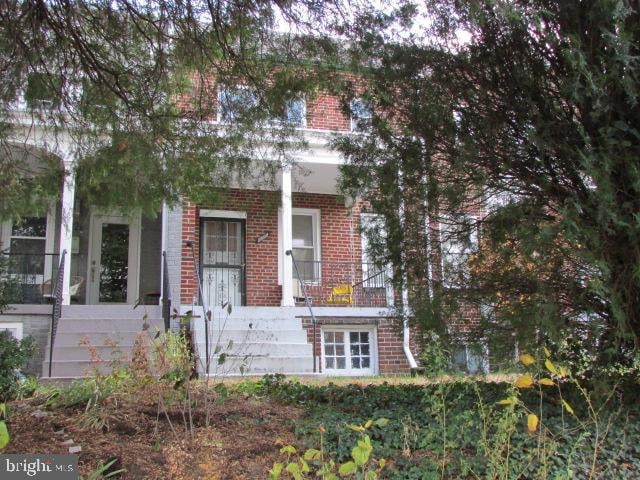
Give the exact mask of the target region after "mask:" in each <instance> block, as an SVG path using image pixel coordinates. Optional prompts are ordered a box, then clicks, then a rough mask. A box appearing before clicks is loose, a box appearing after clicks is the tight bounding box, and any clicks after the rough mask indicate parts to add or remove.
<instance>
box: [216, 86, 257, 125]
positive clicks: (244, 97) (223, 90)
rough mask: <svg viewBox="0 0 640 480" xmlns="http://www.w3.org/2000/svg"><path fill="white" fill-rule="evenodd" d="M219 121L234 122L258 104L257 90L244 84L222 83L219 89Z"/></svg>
mask: <svg viewBox="0 0 640 480" xmlns="http://www.w3.org/2000/svg"><path fill="white" fill-rule="evenodd" d="M218 104H219V107H220V108H219V109H218V121H220V122H232V121H234V120H237V119H238V118H240V117H241V116H242V115H245V114H246V113H247V111H249V110H251V109H252V108H255V107H256V106H257V105H258V95H257V94H256V92H255V90H253V89H252V88H249V87H247V86H243V85H235V86H227V85H221V86H220V87H219V90H218Z"/></svg>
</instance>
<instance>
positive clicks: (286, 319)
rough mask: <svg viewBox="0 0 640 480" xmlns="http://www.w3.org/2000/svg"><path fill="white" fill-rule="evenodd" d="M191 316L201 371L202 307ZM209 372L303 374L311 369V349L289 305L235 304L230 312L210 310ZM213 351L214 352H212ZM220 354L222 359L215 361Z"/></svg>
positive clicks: (202, 364) (202, 340)
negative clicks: (241, 305) (249, 305)
mask: <svg viewBox="0 0 640 480" xmlns="http://www.w3.org/2000/svg"><path fill="white" fill-rule="evenodd" d="M194 313H195V314H196V315H198V318H194V319H192V322H191V328H192V331H193V332H194V341H195V345H196V352H197V355H198V357H199V361H198V370H199V371H200V372H201V373H204V371H205V360H206V359H205V356H206V353H205V352H206V348H205V331H204V330H205V328H204V325H205V324H204V318H203V315H202V309H201V308H200V311H199V312H197V311H196V312H194ZM209 333H210V352H211V356H212V358H211V362H210V369H209V374H210V375H264V374H266V373H289V374H307V373H312V372H313V350H312V346H311V345H310V344H309V343H308V341H307V334H306V332H305V330H304V329H303V328H302V321H301V320H300V319H299V318H296V317H295V316H294V314H293V311H292V309H290V308H279V307H235V308H234V310H232V312H231V314H230V315H227V313H226V312H224V311H221V309H218V311H216V310H214V311H213V315H212V320H211V322H210V323H209ZM214 353H215V354H214ZM220 354H224V362H223V363H222V364H220V365H219V364H218V360H219V358H220Z"/></svg>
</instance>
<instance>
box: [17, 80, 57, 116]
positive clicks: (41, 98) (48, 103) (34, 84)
mask: <svg viewBox="0 0 640 480" xmlns="http://www.w3.org/2000/svg"><path fill="white" fill-rule="evenodd" d="M24 96H25V100H26V102H27V108H29V109H30V110H37V109H52V108H58V107H59V106H60V99H61V97H62V77H61V76H59V75H53V74H49V73H44V72H34V73H30V74H29V76H28V78H27V85H26V90H25V93H24Z"/></svg>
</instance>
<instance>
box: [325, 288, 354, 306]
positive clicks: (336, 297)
mask: <svg viewBox="0 0 640 480" xmlns="http://www.w3.org/2000/svg"><path fill="white" fill-rule="evenodd" d="M327 303H345V304H347V305H352V304H353V286H352V285H346V284H345V285H336V286H335V287H333V288H332V289H331V292H330V293H329V298H327Z"/></svg>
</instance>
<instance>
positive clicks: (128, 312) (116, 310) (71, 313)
mask: <svg viewBox="0 0 640 480" xmlns="http://www.w3.org/2000/svg"><path fill="white" fill-rule="evenodd" d="M145 314H146V315H147V316H148V317H149V318H160V317H162V307H161V306H159V305H140V306H138V307H135V308H134V307H133V306H132V305H64V306H63V307H62V316H63V317H64V318H66V319H69V320H71V319H80V320H83V319H84V320H87V319H93V318H113V319H129V320H130V319H133V318H138V319H142V317H143V316H144V315H145Z"/></svg>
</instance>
